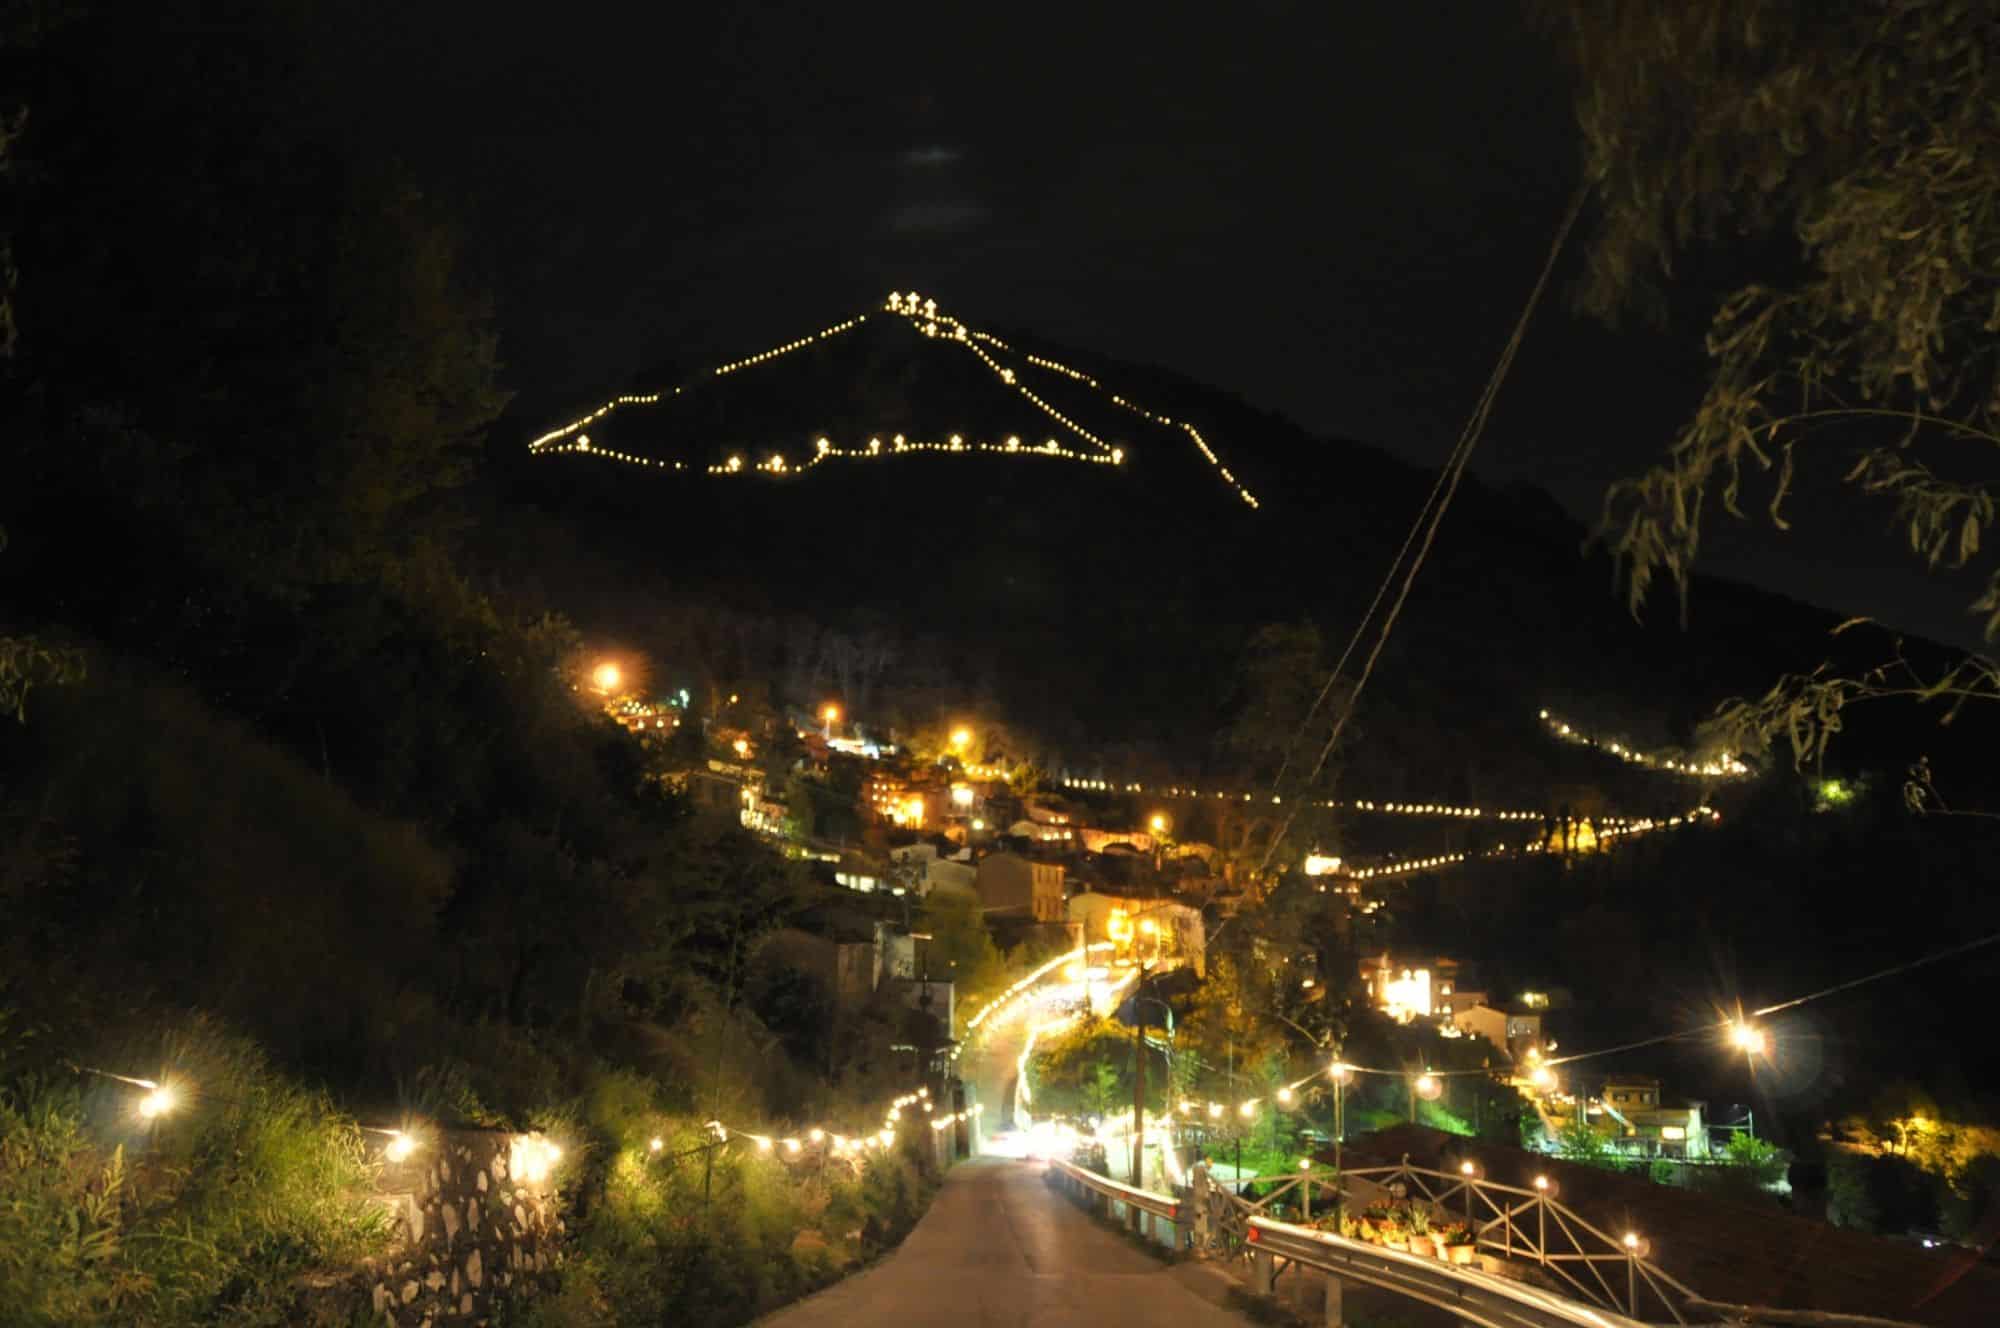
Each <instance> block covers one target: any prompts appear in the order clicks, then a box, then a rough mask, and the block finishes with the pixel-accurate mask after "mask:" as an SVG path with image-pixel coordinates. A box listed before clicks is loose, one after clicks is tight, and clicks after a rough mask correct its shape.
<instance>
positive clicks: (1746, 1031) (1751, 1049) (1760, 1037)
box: [1729, 1019, 1771, 1058]
mask: <svg viewBox="0 0 2000 1328" xmlns="http://www.w3.org/2000/svg"><path fill="white" fill-rule="evenodd" d="M1729 1043H1730V1045H1731V1046H1733V1047H1735V1048H1736V1049H1737V1050H1738V1051H1740V1052H1742V1053H1743V1054H1744V1055H1746V1056H1750V1057H1753V1058H1754V1057H1757V1056H1766V1055H1769V1054H1770V1049H1771V1041H1770V1039H1769V1038H1768V1037H1767V1036H1765V1033H1764V1030H1763V1029H1761V1028H1758V1027H1757V1026H1756V1025H1755V1024H1748V1023H1745V1022H1743V1021H1742V1020H1741V1019H1739V1020H1737V1021H1736V1022H1735V1023H1733V1024H1731V1025H1730V1026H1729Z"/></svg>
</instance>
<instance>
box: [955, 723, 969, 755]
mask: <svg viewBox="0 0 2000 1328" xmlns="http://www.w3.org/2000/svg"><path fill="white" fill-rule="evenodd" d="M971 744H972V730H971V729H968V728H956V729H953V730H952V731H951V748H952V750H953V751H955V752H963V751H964V750H965V749H966V748H967V747H968V746H970V745H971Z"/></svg>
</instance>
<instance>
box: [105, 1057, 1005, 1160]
mask: <svg viewBox="0 0 2000 1328" xmlns="http://www.w3.org/2000/svg"><path fill="white" fill-rule="evenodd" d="M77 1068H78V1070H79V1071H80V1072H81V1073H84V1074H89V1075H94V1076H96V1077H98V1078H101V1079H108V1080H112V1081H115V1082H117V1083H122V1084H126V1085H129V1086H131V1087H132V1088H134V1089H137V1090H139V1096H138V1097H137V1098H136V1099H135V1100H134V1101H133V1104H132V1113H133V1115H134V1116H136V1117H137V1118H138V1119H139V1120H140V1121H141V1122H143V1123H144V1124H146V1125H148V1126H152V1125H157V1124H160V1123H161V1122H163V1121H164V1120H165V1118H167V1117H169V1116H171V1115H173V1114H175V1113H176V1112H178V1111H180V1110H182V1109H183V1108H184V1107H186V1106H187V1105H188V1103H189V1102H190V1101H193V1100H198V1098H199V1094H198V1093H196V1092H195V1091H194V1089H193V1087H192V1086H191V1085H190V1084H188V1083H186V1082H185V1081H172V1080H168V1081H162V1080H156V1079H146V1078H141V1077H139V1076H136V1075H124V1074H116V1073H113V1072H112V1071H109V1070H99V1069H93V1068H91V1067H89V1066H79V1067H77ZM984 1110H985V1108H984V1107H983V1106H982V1105H981V1104H978V1103H975V1104H973V1105H972V1106H970V1107H967V1108H966V1109H965V1110H963V1111H955V1112H938V1111H937V1110H936V1109H935V1106H934V1104H933V1103H932V1102H931V1091H930V1089H929V1088H918V1089H917V1090H915V1091H914V1092H909V1093H904V1094H902V1095H901V1096H899V1097H897V1098H895V1099H894V1100H892V1101H891V1102H890V1104H889V1108H888V1111H887V1113H886V1114H885V1115H884V1117H883V1121H882V1128H881V1129H880V1130H878V1131H874V1132H870V1133H866V1134H851V1135H850V1134H842V1133H839V1132H836V1131H833V1130H830V1129H827V1128H825V1127H823V1126H814V1127H812V1128H811V1129H809V1130H806V1131H805V1132H803V1133H802V1134H791V1135H778V1134H768V1133H763V1132H760V1131H756V1130H744V1129H734V1128H731V1127H729V1126H727V1125H725V1124H723V1122H721V1121H719V1120H711V1121H709V1122H708V1123H707V1125H706V1126H705V1127H704V1129H705V1130H706V1131H707V1132H708V1134H709V1135H710V1137H711V1138H712V1139H713V1140H714V1142H715V1143H717V1144H726V1143H728V1142H729V1141H730V1140H731V1139H732V1138H743V1139H748V1140H749V1141H750V1142H751V1143H752V1144H754V1145H755V1147H756V1151H757V1152H758V1153H759V1154H771V1155H775V1156H778V1157H781V1158H787V1159H790V1158H795V1157H800V1156H802V1155H803V1154H804V1153H805V1151H806V1147H807V1145H808V1144H810V1145H812V1146H814V1148H815V1150H817V1151H820V1152H822V1153H823V1155H825V1156H852V1157H855V1158H856V1159H858V1160H865V1156H864V1155H865V1154H867V1153H868V1152H869V1151H870V1150H877V1151H880V1150H886V1149H888V1148H890V1147H891V1146H892V1145H893V1144H894V1143H895V1139H896V1131H897V1129H898V1128H899V1127H900V1126H901V1124H902V1122H903V1117H904V1114H905V1113H906V1112H907V1113H909V1114H910V1115H911V1116H912V1118H914V1117H915V1115H916V1114H917V1113H918V1112H919V1111H921V1113H922V1114H923V1115H924V1116H926V1117H929V1120H928V1122H927V1123H928V1124H929V1125H930V1127H931V1128H932V1129H933V1130H937V1131H942V1130H944V1129H947V1128H949V1127H951V1126H953V1125H958V1124H963V1123H965V1122H967V1121H970V1120H973V1119H975V1118H977V1117H978V1116H979V1115H980V1114H981V1113H982V1112H983V1111H984ZM358 1128H359V1129H360V1130H361V1131H362V1132H363V1133H366V1134H372V1135H380V1136H382V1140H383V1143H382V1157H383V1159H384V1160H385V1161H388V1162H391V1163H400V1162H404V1161H407V1160H408V1159H409V1158H410V1157H411V1156H412V1155H413V1154H415V1153H417V1152H418V1151H419V1150H420V1149H421V1148H422V1147H423V1141H422V1136H423V1135H424V1133H425V1131H424V1130H423V1129H421V1128H418V1127H407V1128H397V1129H392V1128H385V1127H381V1126H373V1125H363V1126H360V1127H358ZM665 1148H666V1140H665V1139H663V1138H661V1137H659V1136H657V1135H656V1136H654V1137H653V1138H652V1139H651V1140H650V1141H649V1142H648V1144H647V1150H648V1152H650V1153H652V1154H655V1155H657V1154H660V1153H661V1152H663V1151H664V1150H665ZM562 1157H563V1150H562V1147H561V1146H560V1145H559V1144H557V1143H556V1142H555V1141H554V1140H552V1139H550V1138H548V1137H547V1136H545V1135H543V1134H542V1133H541V1132H539V1131H534V1132H530V1133H527V1134H521V1135H516V1136H515V1137H514V1138H513V1139H512V1140H511V1141H510V1147H509V1155H508V1167H509V1170H510V1172H511V1173H512V1174H513V1175H514V1176H516V1177H517V1178H519V1179H520V1180H523V1181H527V1182H529V1183H535V1184H539V1183H541V1182H544V1181H546V1180H547V1179H548V1178H549V1176H550V1175H551V1174H552V1173H553V1172H554V1170H555V1168H556V1165H557V1163H559V1162H560V1161H561V1160H562Z"/></svg>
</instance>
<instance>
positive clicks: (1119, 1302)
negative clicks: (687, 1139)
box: [762, 1158, 1250, 1328]
mask: <svg viewBox="0 0 2000 1328" xmlns="http://www.w3.org/2000/svg"><path fill="white" fill-rule="evenodd" d="M1227 1285H1228V1281H1227V1277H1226V1275H1225V1274H1223V1273H1221V1272H1220V1271H1219V1270H1217V1269H1214V1268H1210V1267H1205V1266H1203V1265H1200V1264H1175V1265H1168V1264H1164V1263H1161V1262H1160V1261H1159V1260H1158V1259H1155V1258H1154V1257H1153V1256H1151V1255H1149V1254H1147V1253H1145V1252H1144V1251H1142V1250H1139V1249H1135V1248H1134V1247H1133V1246H1132V1245H1130V1244H1128V1243H1127V1242H1126V1241H1125V1240H1124V1239H1123V1238H1122V1237H1121V1236H1119V1235H1118V1234H1116V1233H1115V1232H1112V1231H1109V1230H1106V1229H1105V1228H1104V1227H1101V1226H1099V1225H1098V1224H1097V1223H1096V1222H1094V1221H1092V1220H1091V1219H1090V1218H1089V1217H1087V1216H1085V1215H1084V1213H1083V1211H1082V1210H1081V1209H1079V1208H1077V1207H1076V1206H1074V1205H1073V1204H1071V1203H1070V1202H1069V1201H1068V1200H1067V1199H1065V1198H1063V1197H1062V1196H1061V1195H1059V1194H1057V1193H1056V1192H1055V1191H1053V1190H1051V1189H1049V1188H1048V1187H1047V1186H1046V1185H1044V1184H1043V1183H1042V1168H1041V1165H1040V1164H1039V1163H1028V1162H1012V1161H1006V1160H1003V1159H998V1158H976V1159H974V1160H972V1161H969V1162H961V1163H959V1164H958V1165H957V1166H956V1167H954V1168H952V1170H951V1173H950V1174H949V1175H948V1176H947V1177H946V1179H945V1183H944V1187H943V1188H942V1189H941V1190H940V1191H939V1192H938V1196H937V1199H936V1201H935V1202H934V1203H932V1205H931V1209H930V1211H929V1212H928V1213H926V1214H925V1215H924V1219H923V1220H922V1221H921V1222H919V1223H918V1224H917V1228H916V1230H915V1231H912V1232H911V1233H910V1235H909V1238H908V1239H907V1240H905V1241H904V1242H903V1244H902V1247H901V1248H899V1249H898V1250H897V1251H896V1252H895V1253H894V1254H892V1255H890V1256H889V1257H888V1258H887V1259H886V1260H884V1261H883V1262H882V1263H880V1264H878V1265H876V1266H875V1267H873V1268H871V1269H869V1270H868V1271H867V1272H864V1273H860V1274H857V1275H856V1276H854V1277H850V1278H848V1279H847V1280H846V1281H844V1282H841V1283H838V1284H837V1285H835V1286H832V1287H829V1288H827V1289H826V1290H825V1291H822V1292H820V1293H819V1294H818V1295H816V1296H812V1297H809V1298H807V1299H805V1300H802V1301H800V1302H799V1303H798V1304H796V1305H793V1306H791V1307H790V1308H788V1309H784V1310H780V1311H779V1312H778V1313H776V1314H774V1315H772V1316H770V1317H769V1318H767V1319H764V1320H763V1321H762V1323H763V1325H764V1328H847V1326H848V1325H852V1324H895V1325H899V1326H900V1325H918V1326H919V1328H921V1326H922V1325H927V1324H935V1325H938V1328H1028V1325H1033V1328H1070V1326H1071V1325H1075V1326H1076V1328H1084V1326H1085V1325H1087V1326H1088V1328H1123V1325H1127V1324H1130V1325H1135V1328H1136V1326H1137V1325H1144V1326H1145V1328H1162V1325H1169V1324H1170V1325H1173V1326H1174V1328H1241V1326H1242V1325H1245V1324H1248V1323H1249V1322H1250V1320H1248V1319H1246V1318H1244V1317H1242V1316H1241V1315H1238V1314H1236V1313H1234V1312H1232V1311H1230V1310H1227V1309H1224V1308H1222V1305H1221V1301H1222V1299H1223V1296H1224V1294H1225V1290H1224V1289H1225V1288H1226V1287H1227Z"/></svg>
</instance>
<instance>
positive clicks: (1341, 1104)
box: [1326, 1061, 1354, 1171]
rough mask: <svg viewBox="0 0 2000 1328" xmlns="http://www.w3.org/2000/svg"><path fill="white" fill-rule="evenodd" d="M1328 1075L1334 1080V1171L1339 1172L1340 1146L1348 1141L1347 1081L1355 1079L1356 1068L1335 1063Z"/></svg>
mask: <svg viewBox="0 0 2000 1328" xmlns="http://www.w3.org/2000/svg"><path fill="white" fill-rule="evenodd" d="M1326 1074H1327V1078H1329V1079H1331V1080H1333V1169H1334V1170H1335V1171H1339V1170H1340V1146H1341V1144H1343V1143H1345V1142H1346V1141H1347V1081H1348V1080H1349V1079H1352V1078H1353V1077H1354V1068H1353V1067H1352V1066H1350V1065H1349V1064H1348V1063H1347V1062H1346V1061H1335V1062H1334V1063H1333V1065H1332V1066H1331V1067H1329V1068H1328V1070H1327V1072H1326Z"/></svg>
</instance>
